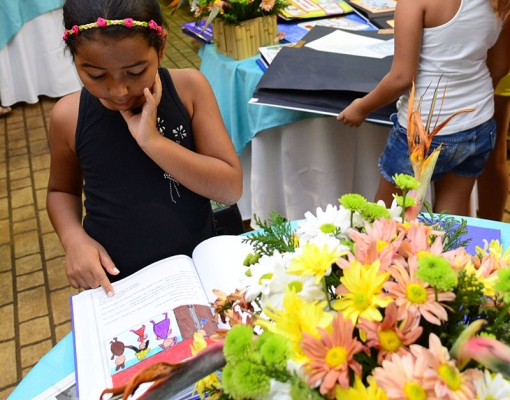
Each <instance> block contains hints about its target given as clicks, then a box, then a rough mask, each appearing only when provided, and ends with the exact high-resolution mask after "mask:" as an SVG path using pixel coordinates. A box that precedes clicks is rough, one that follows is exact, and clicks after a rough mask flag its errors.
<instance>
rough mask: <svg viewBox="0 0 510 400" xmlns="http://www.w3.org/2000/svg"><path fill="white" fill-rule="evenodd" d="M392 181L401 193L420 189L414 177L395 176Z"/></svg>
mask: <svg viewBox="0 0 510 400" xmlns="http://www.w3.org/2000/svg"><path fill="white" fill-rule="evenodd" d="M393 181H394V182H395V185H397V187H399V188H400V189H401V190H402V191H409V190H416V189H418V188H419V187H420V182H419V181H418V180H417V179H416V178H415V177H414V176H411V175H407V174H395V175H394V176H393Z"/></svg>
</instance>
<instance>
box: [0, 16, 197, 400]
mask: <svg viewBox="0 0 510 400" xmlns="http://www.w3.org/2000/svg"><path fill="white" fill-rule="evenodd" d="M192 20H193V17H192V15H191V14H190V13H189V10H184V9H183V10H180V11H178V12H177V13H176V14H174V15H173V16H172V17H171V18H168V23H169V25H170V32H169V37H168V43H167V47H166V57H165V59H164V60H163V62H162V65H163V66H165V67H169V68H197V69H198V68H200V57H199V56H198V55H197V50H198V48H199V45H198V42H196V41H195V40H193V39H191V38H189V37H187V36H185V35H183V34H182V33H180V29H179V25H180V24H182V23H184V22H188V21H192ZM56 101H57V99H51V98H47V97H41V98H40V102H39V103H37V104H26V103H20V104H15V105H14V106H13V107H12V108H13V110H12V112H11V113H10V114H8V115H7V116H5V117H2V118H0V327H1V329H0V360H1V362H0V400H5V399H7V397H8V396H9V394H10V393H11V392H12V391H13V390H14V388H15V387H16V385H17V384H18V383H19V382H20V381H21V379H22V378H23V377H24V376H25V375H26V374H27V373H28V371H30V369H31V368H32V367H33V366H34V365H35V364H36V363H37V361H38V360H39V359H40V358H41V357H42V356H43V355H44V354H46V353H47V352H48V351H49V350H50V349H51V348H52V347H53V346H54V345H55V344H56V343H57V342H58V341H59V340H60V339H61V338H62V337H64V336H65V335H66V334H67V333H69V331H70V330H71V321H70V314H69V296H70V295H72V294H74V293H77V290H76V289H73V288H72V287H71V286H69V283H68V282H67V278H66V276H65V273H64V268H63V262H64V257H63V250H62V247H61V245H60V242H59V240H58V238H57V235H56V234H55V232H54V231H53V228H52V226H51V223H50V221H49V219H48V216H47V213H46V204H45V197H46V185H47V183H48V174H49V162H50V156H49V149H48V124H49V116H50V112H51V109H52V107H53V105H54V104H55V102H56ZM27 400H29V399H27Z"/></svg>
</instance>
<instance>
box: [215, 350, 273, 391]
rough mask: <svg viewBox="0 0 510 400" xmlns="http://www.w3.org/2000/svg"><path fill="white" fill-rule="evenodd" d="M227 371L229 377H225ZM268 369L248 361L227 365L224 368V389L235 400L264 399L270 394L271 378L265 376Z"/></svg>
mask: <svg viewBox="0 0 510 400" xmlns="http://www.w3.org/2000/svg"><path fill="white" fill-rule="evenodd" d="M225 370H227V376H225ZM265 370H266V367H264V366H262V365H258V364H254V363H252V362H250V361H248V360H243V361H239V362H237V363H236V364H233V365H230V364H227V365H226V366H225V368H223V388H224V390H225V393H227V394H229V395H230V396H232V397H233V398H235V399H244V398H249V399H256V398H262V397H264V396H266V395H267V394H268V393H269V389H270V387H271V378H269V377H268V376H267V375H266V374H265Z"/></svg>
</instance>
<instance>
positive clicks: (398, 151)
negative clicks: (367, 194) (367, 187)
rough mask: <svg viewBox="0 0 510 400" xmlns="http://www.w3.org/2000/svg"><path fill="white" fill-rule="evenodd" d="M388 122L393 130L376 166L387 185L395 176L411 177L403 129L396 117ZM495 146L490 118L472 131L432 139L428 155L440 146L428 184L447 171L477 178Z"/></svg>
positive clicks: (493, 126) (393, 116)
mask: <svg viewBox="0 0 510 400" xmlns="http://www.w3.org/2000/svg"><path fill="white" fill-rule="evenodd" d="M391 120H392V121H393V128H392V130H391V132H390V135H389V137H388V141H387V142H386V147H385V149H384V151H383V153H382V155H381V157H380V158H379V163H378V165H379V170H380V171H381V174H382V175H383V176H384V178H385V179H386V180H387V181H389V182H393V176H394V175H395V174H408V175H412V176H414V172H413V167H412V165H411V160H410V159H409V146H408V144H407V130H406V129H405V128H403V127H401V126H400V124H399V123H398V120H397V115H396V114H393V115H392V116H391ZM495 143H496V122H495V121H494V119H492V118H491V119H490V120H488V121H486V122H484V123H483V124H480V125H478V126H477V127H475V128H472V129H468V130H465V131H462V132H458V133H454V134H451V135H444V136H437V135H436V136H434V138H433V139H432V143H431V145H430V149H429V154H430V153H431V152H432V151H433V150H434V149H436V148H437V147H438V146H439V145H440V144H442V145H443V146H442V148H441V151H440V153H439V157H438V159H437V163H436V167H435V169H434V173H433V175H432V181H437V180H438V179H441V178H442V177H443V176H444V174H445V173H447V172H453V173H454V174H457V175H461V176H465V177H477V176H478V175H480V174H481V173H482V171H483V167H484V165H485V162H486V161H487V158H488V157H489V154H490V152H491V151H492V150H493V149H494V145H495Z"/></svg>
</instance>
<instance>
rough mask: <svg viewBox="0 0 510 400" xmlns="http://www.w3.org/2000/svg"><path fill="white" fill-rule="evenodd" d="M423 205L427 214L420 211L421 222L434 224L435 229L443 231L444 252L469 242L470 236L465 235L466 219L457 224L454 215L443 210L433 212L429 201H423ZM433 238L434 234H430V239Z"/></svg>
mask: <svg viewBox="0 0 510 400" xmlns="http://www.w3.org/2000/svg"><path fill="white" fill-rule="evenodd" d="M424 206H425V208H426V210H427V212H428V215H427V214H425V213H420V219H421V220H422V221H423V223H424V224H425V225H430V226H434V229H435V230H437V231H443V232H445V235H444V236H443V237H442V242H443V251H444V252H447V251H449V250H453V249H457V248H459V247H466V246H467V245H468V244H469V242H470V241H471V238H467V237H466V236H465V235H466V234H467V233H468V229H467V221H466V220H465V219H462V220H461V222H460V224H459V222H458V221H457V219H456V218H455V217H453V216H451V215H448V214H446V212H444V211H443V212H441V213H440V214H434V212H433V211H432V207H431V205H430V203H427V202H425V203H424ZM457 218H458V217H457ZM435 238H436V236H434V235H432V236H431V240H435Z"/></svg>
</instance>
